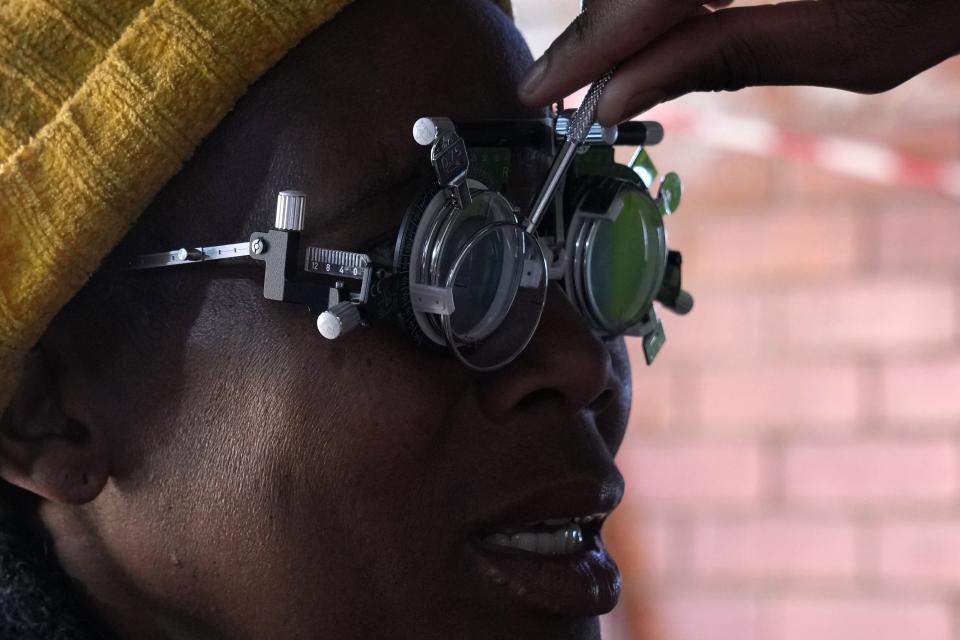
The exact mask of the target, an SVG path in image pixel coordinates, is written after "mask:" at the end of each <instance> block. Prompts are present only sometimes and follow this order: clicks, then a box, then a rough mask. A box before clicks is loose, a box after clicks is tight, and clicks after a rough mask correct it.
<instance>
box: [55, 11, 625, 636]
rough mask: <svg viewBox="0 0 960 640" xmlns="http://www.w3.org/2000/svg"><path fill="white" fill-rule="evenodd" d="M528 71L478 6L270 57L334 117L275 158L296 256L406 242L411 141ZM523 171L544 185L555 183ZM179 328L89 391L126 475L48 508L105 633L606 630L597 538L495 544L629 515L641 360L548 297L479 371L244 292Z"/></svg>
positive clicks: (612, 582) (606, 578)
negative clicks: (290, 200) (500, 354)
mask: <svg viewBox="0 0 960 640" xmlns="http://www.w3.org/2000/svg"><path fill="white" fill-rule="evenodd" d="M528 62H529V54H528V52H527V51H526V49H525V46H524V45H523V44H522V41H521V40H520V39H519V37H518V36H517V35H516V34H515V32H514V31H513V28H512V26H510V25H509V24H508V22H507V21H506V19H505V18H503V17H502V16H501V15H500V14H499V11H498V10H497V9H495V8H494V7H493V5H492V3H489V2H487V0H475V1H464V2H456V3H448V2H443V3H426V2H424V3H413V2H411V3H406V2H404V3H397V2H392V1H390V0H369V1H363V2H360V3H358V4H357V5H356V6H352V7H350V8H348V9H347V10H346V11H345V12H344V13H343V14H342V15H341V16H339V17H338V18H337V19H336V20H335V21H334V22H332V23H330V24H329V25H328V26H326V27H324V28H323V29H322V30H321V31H320V32H319V33H317V34H315V36H312V37H311V39H308V42H306V43H304V45H302V46H301V47H300V48H299V49H298V50H297V51H295V52H294V53H293V54H291V56H289V57H288V59H286V60H285V61H284V62H283V63H282V64H283V65H284V66H286V67H287V68H288V69H289V68H295V67H299V68H302V76H301V80H300V81H301V82H303V83H305V84H308V85H309V84H310V83H322V88H321V89H319V93H322V94H324V95H328V96H329V97H330V98H329V99H327V100H323V101H322V102H321V103H319V104H318V105H317V106H316V110H315V111H313V110H311V109H304V110H303V113H301V115H300V116H299V117H297V118H293V119H291V121H290V122H289V123H286V124H284V126H283V127H281V129H282V133H281V135H280V136H279V137H278V138H277V139H276V140H275V141H274V142H275V144H274V145H273V146H272V147H271V148H269V149H268V150H265V153H269V154H272V155H271V158H270V163H271V166H277V165H279V166H283V167H289V168H290V170H289V172H287V174H286V175H287V177H286V178H285V180H287V181H286V182H285V183H284V184H280V185H277V186H279V187H280V188H292V189H299V190H302V191H305V192H306V193H307V194H308V197H309V203H308V217H307V228H306V230H305V236H306V241H307V242H309V243H310V244H316V245H320V246H324V247H330V248H339V249H353V248H355V247H357V246H359V245H362V244H363V243H364V242H365V241H367V240H369V239H371V238H374V237H377V236H379V235H381V234H382V233H383V232H385V231H387V230H389V229H392V228H395V227H396V226H398V225H399V223H400V220H401V218H402V216H403V213H404V212H405V210H406V208H407V206H408V204H409V203H410V202H411V201H412V199H413V198H414V197H415V196H416V195H417V192H418V190H419V189H420V188H422V187H423V185H424V184H425V181H427V180H429V177H430V175H431V172H430V167H429V162H428V152H427V150H425V149H423V148H422V147H417V146H416V145H415V144H414V142H413V140H412V137H411V134H410V131H411V125H412V123H413V122H414V121H415V120H416V118H418V117H420V116H423V115H432V116H444V115H449V116H453V117H457V118H472V119H482V118H491V117H510V116H514V117H517V116H528V115H530V114H529V112H528V111H524V110H523V109H522V108H521V107H520V106H519V105H518V102H517V100H516V99H515V97H514V96H515V84H516V81H517V79H518V78H519V77H520V75H521V74H522V72H523V71H524V69H525V66H526V64H527V63H528ZM308 88H309V87H308ZM317 92H318V91H317V90H311V91H305V92H304V95H307V94H316V93H317ZM522 170H523V171H528V172H529V173H530V175H531V179H534V177H535V176H536V175H537V174H538V173H539V172H540V171H541V170H542V167H537V166H534V165H531V166H529V167H526V168H524V169H522ZM534 181H535V180H534ZM534 186H536V185H534ZM262 219H263V220H267V219H269V215H268V214H265V215H264V216H263V218H262ZM240 239H241V238H234V237H224V238H223V239H222V241H223V242H236V241H238V240H240ZM164 248H166V247H157V250H161V249H164ZM204 268H207V267H204ZM209 269H217V267H212V266H211V267H209ZM211 273H212V272H211ZM213 277H214V278H216V276H215V275H214V276H213ZM171 313H172V314H174V315H176V313H178V312H177V311H176V310H173V311H172V312H171ZM191 314H192V316H193V317H191V319H190V324H189V330H188V331H184V332H181V333H180V334H179V338H178V340H180V341H181V342H178V343H177V344H176V345H172V346H164V345H158V346H157V349H158V356H157V358H156V359H155V361H154V362H152V363H149V364H144V363H143V362H135V363H133V362H125V363H123V364H122V366H121V365H119V364H118V365H117V366H116V367H114V368H113V370H112V371H103V372H99V373H98V374H97V376H95V377H94V378H93V379H92V380H91V381H90V382H88V383H87V384H88V385H96V386H97V388H98V391H91V394H92V396H93V397H101V398H102V399H103V402H102V404H101V405H100V407H99V409H96V410H94V412H93V413H94V414H95V417H94V418H93V419H95V420H99V421H100V422H101V423H103V424H104V425H105V427H106V428H108V429H109V430H110V431H111V432H112V433H114V434H115V436H114V441H113V444H112V451H113V455H114V457H115V459H116V460H117V462H116V463H115V464H114V466H113V476H112V477H111V480H110V482H109V483H108V485H107V487H106V488H105V490H104V491H103V493H102V494H101V495H100V496H99V497H98V498H97V499H96V500H95V501H93V502H92V503H90V504H89V505H86V506H85V507H83V508H82V509H81V510H80V512H79V513H80V515H76V514H74V515H68V514H65V513H64V512H63V511H62V509H63V507H55V506H51V505H48V506H47V507H45V509H46V512H45V519H46V520H47V522H48V525H49V526H50V527H51V530H53V531H54V532H56V531H58V530H59V531H70V532H72V533H77V534H78V535H71V536H69V539H64V540H61V541H58V553H59V554H60V556H61V559H62V561H63V563H64V565H65V567H66V568H67V570H68V571H69V572H70V573H71V574H73V575H74V577H75V578H77V579H78V580H79V581H81V582H83V583H84V584H85V586H86V587H87V588H88V590H89V592H90V594H91V596H92V598H93V599H94V600H95V601H96V602H98V606H99V607H100V609H101V611H102V612H103V613H104V615H105V616H106V617H107V619H108V620H110V621H112V622H113V624H114V625H115V626H117V627H118V628H121V629H133V628H141V629H142V628H143V627H144V626H145V625H151V626H152V627H153V629H154V630H155V631H156V632H157V633H158V635H159V633H160V632H161V631H163V632H164V633H168V634H169V637H205V636H212V637H230V638H393V637H410V638H444V639H450V638H485V639H489V638H551V639H557V638H589V637H596V636H597V635H598V634H599V632H598V631H597V625H596V620H595V616H596V615H598V614H601V613H604V612H605V611H607V610H609V609H610V608H611V607H612V606H613V605H614V604H615V602H616V599H617V595H618V592H619V575H618V573H617V571H616V567H615V565H613V563H612V560H610V559H609V557H608V556H607V555H606V553H605V552H604V551H603V547H602V543H601V542H600V540H599V537H595V535H594V534H595V533H596V531H597V529H598V527H597V526H596V524H591V525H583V527H582V528H583V532H584V537H585V546H584V548H583V549H582V550H580V551H579V552H576V553H572V554H566V555H546V554H537V553H532V552H526V551H520V550H516V549H504V548H502V547H501V548H497V547H496V546H493V545H491V544H490V542H489V540H488V541H487V542H484V540H485V539H487V538H488V537H489V536H491V535H492V534H494V533H497V532H502V533H505V534H511V533H514V532H527V531H532V530H533V529H532V523H542V522H543V521H549V520H554V519H568V518H572V517H583V516H590V515H593V514H596V513H603V512H609V511H610V510H611V509H613V508H614V507H615V506H616V504H617V503H618V501H619V499H620V496H621V492H622V479H621V477H620V474H619V472H618V471H617V469H616V467H615V466H614V464H613V454H614V452H615V451H616V448H617V447H618V446H619V443H620V440H621V438H622V435H623V430H624V427H625V421H626V415H627V409H628V402H629V370H628V367H627V359H626V356H625V353H624V350H623V348H622V343H621V342H619V341H618V342H616V343H613V344H604V343H602V342H600V341H598V340H597V339H596V338H594V337H593V336H592V335H591V333H590V332H589V331H588V329H587V328H586V326H585V325H584V323H583V322H582V320H581V319H580V317H579V316H578V315H577V313H576V312H575V311H574V310H573V309H572V307H571V306H570V305H569V304H568V303H567V301H566V300H565V298H564V296H563V293H562V292H561V291H560V290H558V289H553V288H552V289H551V290H550V292H549V296H548V303H547V307H546V309H545V312H544V315H543V320H542V322H541V325H540V328H539V330H538V331H537V333H536V336H535V337H534V339H533V341H532V343H531V344H530V346H529V347H528V348H527V350H526V351H525V352H524V353H523V355H522V356H521V357H520V358H519V359H518V360H516V361H515V362H514V363H512V364H511V365H509V366H508V367H507V368H505V369H503V370H501V371H498V372H496V373H491V374H476V373H472V372H470V371H468V370H466V369H465V368H464V367H463V366H462V365H460V364H458V363H457V362H455V361H454V360H453V359H452V358H451V357H449V356H448V355H445V354H442V353H439V354H437V353H430V352H426V351H423V350H421V349H418V348H417V347H415V346H414V345H413V344H412V342H410V341H409V339H408V338H407V337H406V336H405V335H404V334H403V333H402V332H401V331H400V330H397V331H393V330H379V329H378V330H374V329H358V330H355V331H353V332H352V333H349V334H347V335H346V336H345V337H342V338H340V339H338V340H336V341H327V340H324V339H323V338H321V337H320V335H319V334H318V333H317V330H316V328H315V325H314V323H313V319H312V318H311V317H310V316H309V315H308V313H307V312H306V310H304V309H301V308H299V307H296V306H293V305H285V304H280V303H274V302H268V301H265V300H264V299H263V297H262V293H261V292H260V290H259V287H258V286H256V285H255V284H253V283H252V282H250V281H247V280H228V279H222V280H221V279H214V280H213V281H212V282H211V284H210V285H209V287H208V288H207V289H206V294H205V297H204V298H203V300H202V301H201V302H199V304H198V308H197V309H196V310H194V311H192V312H191ZM159 350H169V351H170V352H176V353H177V354H178V355H177V357H170V358H167V357H164V355H163V353H160V352H159ZM131 371H140V372H141V373H142V375H132V374H131ZM143 376H148V379H149V383H147V382H144V378H143ZM117 398H122V399H123V401H122V402H117V401H116V399H117ZM561 526H564V525H562V524H559V523H554V524H552V525H546V526H545V527H544V529H543V530H546V529H550V530H553V529H557V528H560V527H561ZM81 541H82V542H81ZM131 611H136V612H137V613H131Z"/></svg>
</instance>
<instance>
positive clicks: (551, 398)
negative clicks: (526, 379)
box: [516, 388, 564, 411]
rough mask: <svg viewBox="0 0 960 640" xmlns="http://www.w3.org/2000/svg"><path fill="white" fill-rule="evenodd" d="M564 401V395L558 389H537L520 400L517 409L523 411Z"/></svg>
mask: <svg viewBox="0 0 960 640" xmlns="http://www.w3.org/2000/svg"><path fill="white" fill-rule="evenodd" d="M563 401H564V397H563V394H562V393H561V392H560V391H559V390H557V389H550V388H546V389H535V390H533V391H531V392H530V393H528V394H527V395H525V396H523V397H522V398H520V401H519V402H517V404H516V409H517V410H519V411H523V410H525V409H528V408H531V407H536V406H542V405H548V404H551V403H563Z"/></svg>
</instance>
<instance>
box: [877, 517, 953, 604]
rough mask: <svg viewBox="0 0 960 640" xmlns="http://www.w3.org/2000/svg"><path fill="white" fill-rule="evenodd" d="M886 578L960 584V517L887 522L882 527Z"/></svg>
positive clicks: (881, 565) (881, 567) (881, 564)
mask: <svg viewBox="0 0 960 640" xmlns="http://www.w3.org/2000/svg"><path fill="white" fill-rule="evenodd" d="M878 548H879V555H880V558H879V571H880V575H881V576H882V578H883V579H884V581H886V582H888V583H890V584H892V585H897V584H901V583H909V584H924V585H940V586H949V587H958V586H960V553H958V550H960V520H958V519H956V518H953V519H949V520H939V521H920V522H887V523H884V524H883V525H882V526H880V529H879V544H878Z"/></svg>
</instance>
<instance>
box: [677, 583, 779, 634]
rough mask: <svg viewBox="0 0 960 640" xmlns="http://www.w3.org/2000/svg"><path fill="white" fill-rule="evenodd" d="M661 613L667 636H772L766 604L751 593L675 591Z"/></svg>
mask: <svg viewBox="0 0 960 640" xmlns="http://www.w3.org/2000/svg"><path fill="white" fill-rule="evenodd" d="M661 613H662V615H663V627H664V634H663V637H664V638H665V639H669V640H768V638H767V636H766V635H765V634H764V632H763V615H764V610H763V606H762V605H761V604H760V603H758V602H757V599H756V598H755V597H752V596H750V595H744V596H740V597H737V596H714V595H683V594H677V595H672V596H669V597H666V598H664V600H663V605H662V608H661Z"/></svg>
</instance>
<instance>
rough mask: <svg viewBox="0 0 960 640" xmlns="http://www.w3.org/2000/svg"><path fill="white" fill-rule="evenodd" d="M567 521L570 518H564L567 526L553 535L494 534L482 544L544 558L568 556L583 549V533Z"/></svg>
mask: <svg viewBox="0 0 960 640" xmlns="http://www.w3.org/2000/svg"><path fill="white" fill-rule="evenodd" d="M569 520H570V518H565V519H564V521H565V522H568V524H567V525H566V526H564V527H562V528H560V529H557V530H556V531H554V532H553V533H544V532H532V531H530V532H523V533H514V534H513V535H510V536H508V535H506V534H503V533H495V534H493V535H492V536H487V537H486V538H484V542H486V543H488V544H494V545H497V546H499V547H510V548H513V549H522V550H524V551H529V552H530V553H537V554H540V555H546V556H555V555H570V554H573V553H577V552H579V551H580V550H582V549H583V532H582V531H580V527H579V526H578V525H577V524H575V523H572V522H569Z"/></svg>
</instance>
